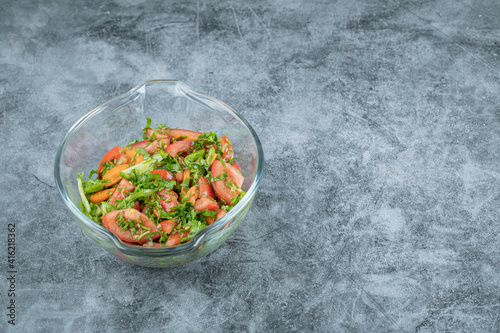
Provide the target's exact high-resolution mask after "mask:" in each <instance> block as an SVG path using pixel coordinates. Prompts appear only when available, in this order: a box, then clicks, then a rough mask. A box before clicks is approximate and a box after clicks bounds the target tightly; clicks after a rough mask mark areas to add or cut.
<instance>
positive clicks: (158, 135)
mask: <svg viewBox="0 0 500 333" xmlns="http://www.w3.org/2000/svg"><path fill="white" fill-rule="evenodd" d="M153 133H155V139H157V140H159V139H169V137H168V135H166V134H163V133H161V132H158V131H153V129H152V128H147V129H146V135H147V136H149V137H151V136H153Z"/></svg>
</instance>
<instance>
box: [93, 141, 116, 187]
mask: <svg viewBox="0 0 500 333" xmlns="http://www.w3.org/2000/svg"><path fill="white" fill-rule="evenodd" d="M119 155H120V148H119V147H118V146H116V147H114V148H111V149H110V150H109V151H108V152H107V153H106V154H104V156H103V157H102V159H101V162H100V163H99V168H98V169H97V172H98V173H99V179H101V177H102V175H101V172H102V169H103V168H104V163H106V162H110V161H113V160H114V159H116V158H118V156H119Z"/></svg>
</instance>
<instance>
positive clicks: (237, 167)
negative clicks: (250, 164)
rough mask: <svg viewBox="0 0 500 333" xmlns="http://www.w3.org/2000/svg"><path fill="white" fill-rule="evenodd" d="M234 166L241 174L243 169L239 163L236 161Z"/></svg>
mask: <svg viewBox="0 0 500 333" xmlns="http://www.w3.org/2000/svg"><path fill="white" fill-rule="evenodd" d="M233 166H234V167H235V168H236V169H238V171H239V172H241V167H240V165H239V164H238V163H236V161H233Z"/></svg>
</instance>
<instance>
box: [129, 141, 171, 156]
mask: <svg viewBox="0 0 500 333" xmlns="http://www.w3.org/2000/svg"><path fill="white" fill-rule="evenodd" d="M161 141H163V142H164V144H165V146H168V145H169V144H170V140H169V139H168V138H166V139H163V140H154V141H153V142H149V140H144V141H139V142H136V143H133V144H131V145H130V146H131V147H133V148H137V147H141V148H144V150H145V151H147V153H148V154H151V155H152V154H154V153H156V152H157V151H158V149H159V148H161Z"/></svg>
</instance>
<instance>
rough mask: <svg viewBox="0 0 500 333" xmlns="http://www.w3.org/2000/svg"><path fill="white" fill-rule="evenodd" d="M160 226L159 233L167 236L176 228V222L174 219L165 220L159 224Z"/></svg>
mask: <svg viewBox="0 0 500 333" xmlns="http://www.w3.org/2000/svg"><path fill="white" fill-rule="evenodd" d="M160 225H161V228H162V229H161V231H162V232H166V233H167V234H169V233H171V232H172V230H174V228H175V227H176V226H177V220H176V219H170V220H165V221H162V222H160Z"/></svg>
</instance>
